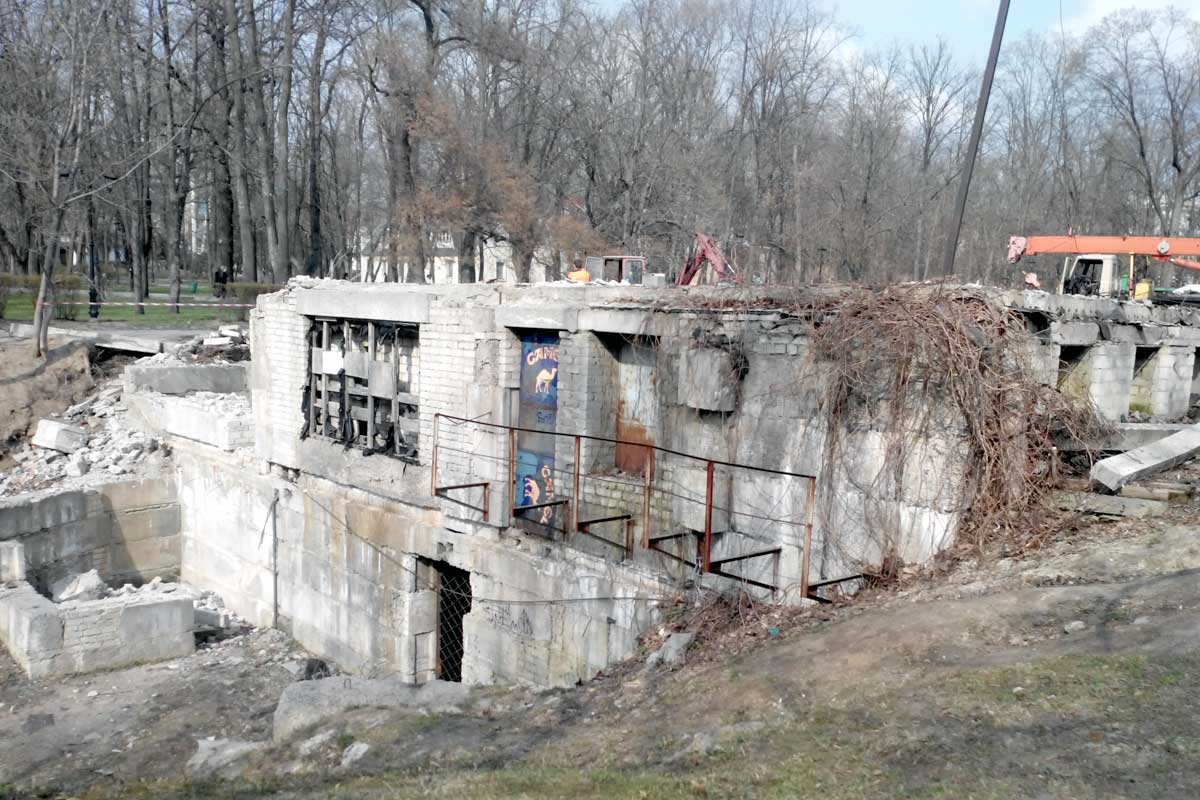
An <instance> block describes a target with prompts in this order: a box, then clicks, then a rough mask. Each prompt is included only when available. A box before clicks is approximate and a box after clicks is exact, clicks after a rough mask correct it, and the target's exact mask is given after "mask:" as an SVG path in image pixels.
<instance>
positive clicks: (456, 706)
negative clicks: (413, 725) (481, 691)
mask: <svg viewBox="0 0 1200 800" xmlns="http://www.w3.org/2000/svg"><path fill="white" fill-rule="evenodd" d="M470 697H471V691H470V689H469V687H467V686H464V685H463V684H461V683H447V682H445V681H436V680H435V681H429V682H427V683H423V684H420V685H414V684H411V683H402V682H401V681H397V680H386V679H371V678H349V677H336V678H323V679H321V680H315V681H300V682H298V683H293V684H292V685H290V686H288V687H287V688H286V689H284V690H283V695H282V696H280V698H279V705H278V706H276V708H275V719H274V726H273V730H272V736H273V738H274V740H275V741H276V742H282V741H285V740H287V739H289V738H291V736H292V735H294V734H295V733H297V732H298V731H301V730H303V729H305V728H309V727H312V726H313V725H316V724H318V723H320V722H322V721H323V720H326V719H329V718H330V717H333V716H335V715H337V714H339V713H341V712H343V711H346V710H348V709H351V708H390V709H410V710H413V711H419V712H421V713H425V714H453V713H458V712H459V711H461V710H462V709H463V707H464V706H465V705H466V704H467V703H468V701H469V700H470Z"/></svg>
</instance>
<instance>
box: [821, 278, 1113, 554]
mask: <svg viewBox="0 0 1200 800" xmlns="http://www.w3.org/2000/svg"><path fill="white" fill-rule="evenodd" d="M825 311H826V312H827V313H826V314H825V315H824V318H823V320H822V322H821V323H820V324H819V325H817V327H816V329H815V331H814V334H813V340H812V341H813V355H814V356H815V358H816V359H817V361H818V363H820V364H821V370H822V373H823V374H825V375H827V376H828V382H827V384H826V386H825V390H824V397H823V400H822V419H823V421H824V422H825V424H826V429H827V431H828V435H827V436H826V452H825V459H826V460H825V463H826V464H839V463H845V457H846V456H847V455H848V454H849V453H848V447H847V441H848V439H849V438H853V434H854V433H855V432H862V431H864V430H868V431H877V432H879V433H881V434H882V442H883V454H882V464H883V469H881V470H878V471H877V474H876V475H875V482H874V485H872V486H871V487H868V488H867V489H866V490H864V496H867V497H871V498H873V499H877V500H881V501H885V502H887V501H905V500H907V499H909V498H908V497H907V494H906V493H907V492H910V491H911V490H912V486H911V484H912V480H911V479H909V476H911V475H912V474H913V471H914V470H917V471H919V470H920V469H921V468H922V466H923V465H922V464H921V463H915V464H914V463H913V462H914V460H915V461H918V462H919V461H921V460H923V459H926V458H928V457H929V454H928V450H927V449H926V448H927V447H928V443H929V442H930V441H942V442H945V441H957V442H958V443H959V444H958V447H957V450H956V451H955V452H956V453H958V454H960V455H961V456H962V481H961V483H960V484H959V485H958V490H957V492H955V493H954V494H955V495H957V497H958V498H960V499H959V501H958V505H957V507H956V508H955V509H954V510H957V511H961V512H963V516H962V520H961V524H960V525H959V529H958V535H957V544H958V546H959V547H960V548H966V550H967V551H970V552H971V553H972V554H976V555H977V554H983V553H989V552H993V553H994V552H1004V553H1014V552H1020V551H1023V550H1026V549H1029V548H1032V547H1036V546H1037V545H1038V544H1039V543H1040V542H1041V541H1042V540H1043V538H1044V537H1045V535H1046V533H1047V532H1048V531H1047V529H1046V524H1047V521H1048V520H1050V519H1051V518H1052V517H1051V515H1050V514H1048V513H1047V510H1048V503H1047V499H1048V492H1049V490H1050V489H1051V488H1053V487H1054V486H1055V485H1056V483H1057V482H1058V480H1059V478H1060V475H1061V473H1062V460H1061V457H1060V453H1059V450H1058V448H1057V447H1056V442H1060V441H1063V440H1064V439H1066V440H1075V441H1078V442H1081V443H1082V442H1087V441H1089V440H1092V438H1093V437H1094V436H1095V434H1096V433H1098V432H1099V431H1100V430H1102V429H1103V425H1104V423H1102V422H1101V421H1100V419H1099V418H1098V416H1097V415H1096V413H1095V411H1094V409H1093V408H1092V407H1091V406H1090V405H1089V404H1086V403H1081V402H1079V401H1077V400H1074V399H1072V398H1069V397H1067V396H1064V395H1063V394H1060V393H1059V392H1058V390H1057V389H1055V388H1054V387H1053V386H1048V385H1046V384H1045V383H1043V382H1041V381H1039V380H1038V377H1037V371H1036V369H1035V365H1034V362H1033V356H1034V353H1035V352H1036V341H1035V339H1034V338H1033V335H1032V334H1030V333H1029V332H1028V331H1027V330H1026V329H1025V324H1024V320H1023V318H1022V317H1021V315H1020V314H1018V313H1015V312H1013V311H1011V310H1009V309H1005V308H1003V307H1001V306H999V305H997V304H996V303H994V302H992V301H990V300H989V299H988V298H987V297H986V296H984V295H983V294H982V293H981V292H977V291H973V290H971V289H966V288H959V287H931V286H928V285H924V286H922V285H907V286H895V287H890V288H888V289H885V290H882V291H878V290H877V291H871V290H867V289H856V290H851V291H849V292H847V293H845V294H842V295H841V296H840V297H839V298H837V299H836V300H832V301H831V302H830V305H829V306H828V307H827V308H826V309H825ZM830 367H832V371H831V370H830ZM854 446H856V445H850V447H854ZM877 535H880V536H881V538H882V541H880V543H879V544H880V548H881V549H880V553H881V554H883V555H884V556H885V560H886V558H887V557H889V554H890V555H891V556H894V553H895V552H896V551H902V550H903V546H902V545H903V541H902V539H901V538H900V537H902V535H903V534H902V532H900V531H892V532H883V531H880V532H878V534H877Z"/></svg>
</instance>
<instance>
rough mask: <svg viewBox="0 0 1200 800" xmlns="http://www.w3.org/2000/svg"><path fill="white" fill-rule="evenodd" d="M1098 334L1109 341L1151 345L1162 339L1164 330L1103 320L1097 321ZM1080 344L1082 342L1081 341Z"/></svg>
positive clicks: (1139, 345) (1153, 326)
mask: <svg viewBox="0 0 1200 800" xmlns="http://www.w3.org/2000/svg"><path fill="white" fill-rule="evenodd" d="M1099 327H1100V335H1101V336H1102V337H1103V338H1104V339H1105V340H1107V341H1110V342H1125V343H1128V344H1132V345H1136V346H1137V347H1151V346H1153V345H1156V344H1159V343H1160V342H1162V340H1163V334H1164V331H1163V329H1162V328H1160V327H1159V326H1157V325H1121V324H1119V323H1116V322H1109V321H1107V320H1104V321H1102V322H1100V323H1099ZM1081 344H1083V343H1082V342H1081Z"/></svg>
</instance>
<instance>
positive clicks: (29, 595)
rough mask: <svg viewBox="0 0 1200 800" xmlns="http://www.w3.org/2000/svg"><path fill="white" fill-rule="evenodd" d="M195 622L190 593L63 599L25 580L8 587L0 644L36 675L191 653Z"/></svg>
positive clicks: (0, 606) (0, 610) (3, 592)
mask: <svg viewBox="0 0 1200 800" xmlns="http://www.w3.org/2000/svg"><path fill="white" fill-rule="evenodd" d="M193 627H194V624H193V619H192V600H191V598H190V597H175V598H171V597H169V596H162V595H159V596H153V597H152V596H147V595H142V594H139V595H129V596H125V597H110V598H106V599H103V600H89V601H82V602H72V603H61V604H55V603H52V602H50V601H49V600H48V599H46V598H45V597H43V596H42V595H41V594H39V593H38V592H37V590H36V589H34V588H33V586H32V585H31V584H29V583H27V582H25V581H19V582H17V583H15V584H10V585H7V586H2V587H0V642H3V643H4V645H5V647H7V649H8V652H9V653H10V654H11V655H12V657H13V659H14V660H16V662H17V663H18V664H20V665H21V668H22V669H24V670H25V672H26V674H28V675H29V677H30V678H34V679H38V678H45V677H49V676H53V675H67V674H72V673H77V672H94V671H96V670H103V669H115V668H117V667H125V666H129V665H131V664H140V663H145V662H152V661H163V660H166V659H170V658H178V657H180V656H185V655H188V654H189V653H191V652H192V651H193V650H194V649H195V641H194V637H193V635H192V628H193Z"/></svg>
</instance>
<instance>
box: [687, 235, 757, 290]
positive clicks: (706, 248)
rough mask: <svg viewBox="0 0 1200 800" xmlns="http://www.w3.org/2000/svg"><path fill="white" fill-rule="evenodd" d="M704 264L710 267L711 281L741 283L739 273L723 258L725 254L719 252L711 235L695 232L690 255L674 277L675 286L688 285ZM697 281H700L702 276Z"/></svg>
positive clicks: (695, 278) (719, 249)
mask: <svg viewBox="0 0 1200 800" xmlns="http://www.w3.org/2000/svg"><path fill="white" fill-rule="evenodd" d="M705 265H708V266H710V267H712V279H713V280H712V282H713V283H730V282H733V283H739V284H740V283H741V282H742V276H741V273H739V272H737V271H736V270H735V269H734V268H733V266H732V265H731V264H730V263H729V260H728V259H726V258H725V254H724V253H722V252H721V248H719V247H717V243H716V242H715V241H713V239H712V237H711V236H709V235H708V234H705V233H700V232H698V231H697V233H696V245H695V247H693V248H692V255H691V257H690V258H689V259H688V260H687V262H686V263H685V264H684V265H683V269H682V270H680V272H679V275H678V276H676V278H675V285H676V286H688V285H690V284H691V283H692V281H694V280H697V276H698V275H700V272H701V269H703V267H704V266H705ZM698 282H700V283H702V282H704V281H703V278H701V279H700V280H699V281H698Z"/></svg>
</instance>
